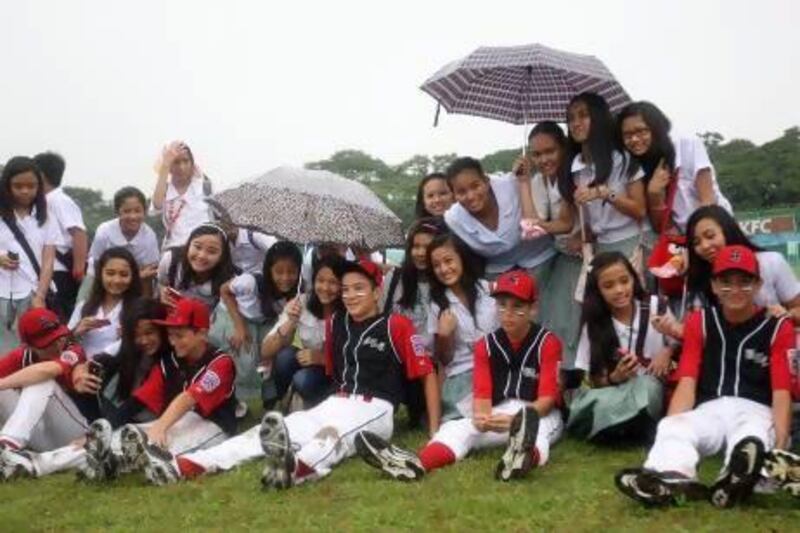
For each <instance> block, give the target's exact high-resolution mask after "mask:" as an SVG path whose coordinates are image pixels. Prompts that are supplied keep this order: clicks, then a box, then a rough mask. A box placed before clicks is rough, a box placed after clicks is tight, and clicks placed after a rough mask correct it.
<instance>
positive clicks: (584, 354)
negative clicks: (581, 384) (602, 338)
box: [575, 325, 591, 372]
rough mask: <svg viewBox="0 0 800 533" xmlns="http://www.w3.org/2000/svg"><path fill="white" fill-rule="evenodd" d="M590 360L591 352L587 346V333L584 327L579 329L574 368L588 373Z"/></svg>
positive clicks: (588, 345)
mask: <svg viewBox="0 0 800 533" xmlns="http://www.w3.org/2000/svg"><path fill="white" fill-rule="evenodd" d="M590 359H591V350H590V344H589V332H588V331H587V330H586V326H585V325H584V326H583V327H582V328H581V338H580V340H579V341H578V349H577V351H576V352H575V368H577V369H578V370H584V371H586V372H589V361H590Z"/></svg>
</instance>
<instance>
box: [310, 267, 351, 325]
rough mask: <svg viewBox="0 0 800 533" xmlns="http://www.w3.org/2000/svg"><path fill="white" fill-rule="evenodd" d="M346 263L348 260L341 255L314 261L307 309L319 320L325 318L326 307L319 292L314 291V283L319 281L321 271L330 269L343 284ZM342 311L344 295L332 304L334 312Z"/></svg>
mask: <svg viewBox="0 0 800 533" xmlns="http://www.w3.org/2000/svg"><path fill="white" fill-rule="evenodd" d="M346 262H347V260H346V259H345V258H344V257H341V256H339V255H328V256H325V257H322V258H320V259H317V260H316V261H314V274H313V275H312V276H311V280H312V281H311V290H310V291H309V295H308V302H307V303H306V309H308V312H309V313H311V314H312V315H314V316H315V317H317V318H319V319H322V318H324V317H325V307H324V306H323V305H322V302H321V301H320V299H319V296H317V291H315V290H314V282H315V281H317V274H319V272H320V270H322V269H323V268H329V269H331V272H333V275H334V276H336V278H337V279H338V280H339V281H340V282H341V280H342V272H343V270H344V266H345V263H346ZM341 309H344V305H343V304H342V295H341V293H340V294H339V297H338V298H336V300H334V301H333V303H332V310H333V311H334V312H336V311H339V310H341Z"/></svg>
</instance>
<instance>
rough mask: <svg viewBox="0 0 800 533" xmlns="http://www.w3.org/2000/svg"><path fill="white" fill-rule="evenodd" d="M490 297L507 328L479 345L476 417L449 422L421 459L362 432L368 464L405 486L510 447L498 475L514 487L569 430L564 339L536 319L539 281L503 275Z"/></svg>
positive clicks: (361, 450)
mask: <svg viewBox="0 0 800 533" xmlns="http://www.w3.org/2000/svg"><path fill="white" fill-rule="evenodd" d="M492 296H493V297H494V298H496V300H497V310H498V314H499V315H500V316H499V318H500V324H501V327H500V328H498V329H497V330H495V331H494V332H492V333H490V334H489V335H487V336H486V337H485V338H484V339H483V340H481V341H479V342H477V343H476V344H475V352H474V360H475V369H474V373H473V415H472V418H471V419H470V418H461V419H458V420H451V421H448V422H445V423H444V424H443V425H442V427H441V428H440V429H439V431H437V432H436V434H435V435H434V436H433V438H432V439H431V441H430V442H429V443H428V444H427V445H426V446H425V447H424V448H423V449H422V450H420V452H419V454H418V455H414V454H413V453H411V452H408V451H405V450H402V449H400V448H398V447H396V446H394V445H392V444H389V443H388V442H387V441H385V440H384V439H383V438H381V437H380V436H379V435H376V434H374V433H371V432H369V431H362V432H361V433H359V434H358V436H357V437H356V448H357V449H358V452H359V455H361V457H362V458H363V459H364V461H366V462H367V464H369V465H371V466H373V467H375V468H378V469H380V470H382V471H384V472H385V473H387V474H389V475H390V476H392V477H393V478H395V479H400V480H404V481H407V480H413V479H419V478H421V477H422V476H423V474H424V473H425V472H429V471H431V470H434V469H436V468H441V467H444V466H447V465H449V464H452V463H455V462H456V461H458V460H461V459H463V458H464V457H465V456H466V455H467V454H468V453H469V452H470V451H471V450H475V449H481V448H489V447H497V446H502V445H504V444H506V451H505V453H504V454H503V457H502V458H501V460H500V461H499V462H498V464H497V468H496V469H495V477H496V478H497V479H499V480H502V481H509V480H511V479H513V478H521V477H524V476H525V475H526V474H527V473H528V472H529V471H530V470H531V469H532V468H534V467H535V466H539V465H543V464H545V463H546V462H547V459H548V457H549V455H550V446H551V445H552V444H554V443H555V442H556V440H558V438H559V437H560V436H561V433H562V430H563V427H564V424H563V420H562V418H561V412H560V411H559V409H558V408H557V405H558V403H559V400H560V393H559V384H558V367H559V363H560V362H561V341H560V340H559V339H558V338H557V337H556V336H555V335H554V334H553V333H551V332H550V331H548V330H546V329H545V328H543V327H542V326H540V325H538V324H536V323H534V322H532V321H531V318H530V317H531V313H532V311H533V309H534V307H535V303H536V283H535V282H534V280H533V278H532V277H531V276H529V275H528V274H527V273H526V272H525V271H520V270H517V271H511V272H507V273H505V274H502V275H501V276H500V277H499V278H498V279H497V283H496V285H495V288H494V290H493V291H492Z"/></svg>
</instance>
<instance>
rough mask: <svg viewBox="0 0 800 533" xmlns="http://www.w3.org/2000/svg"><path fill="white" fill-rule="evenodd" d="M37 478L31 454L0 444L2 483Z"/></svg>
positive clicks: (0, 477)
mask: <svg viewBox="0 0 800 533" xmlns="http://www.w3.org/2000/svg"><path fill="white" fill-rule="evenodd" d="M25 477H36V469H35V468H34V466H33V458H32V457H31V454H30V453H29V452H27V451H25V450H18V449H16V448H14V447H12V446H8V445H6V444H3V443H0V481H11V480H12V479H18V478H25Z"/></svg>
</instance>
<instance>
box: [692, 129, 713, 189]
mask: <svg viewBox="0 0 800 533" xmlns="http://www.w3.org/2000/svg"><path fill="white" fill-rule="evenodd" d="M687 144H688V143H687ZM690 147H691V150H692V153H691V154H687V155H690V156H691V162H692V174H693V175H692V176H691V179H692V182H694V181H696V180H697V173H698V172H700V171H701V170H703V169H704V168H708V169H711V168H713V167H712V165H711V159H710V158H709V157H708V151H707V150H706V145H704V144H703V141H701V140H700V139H699V138H694V139H692V140H691V144H690Z"/></svg>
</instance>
